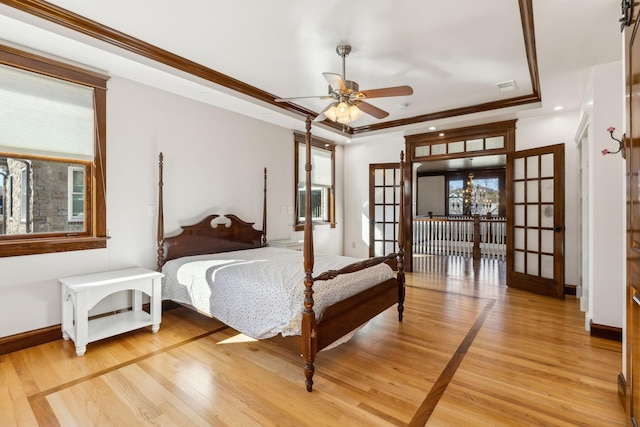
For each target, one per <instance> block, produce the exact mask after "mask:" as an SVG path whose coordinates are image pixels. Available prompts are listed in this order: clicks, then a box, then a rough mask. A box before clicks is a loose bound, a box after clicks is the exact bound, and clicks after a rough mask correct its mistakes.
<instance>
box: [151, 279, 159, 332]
mask: <svg viewBox="0 0 640 427" xmlns="http://www.w3.org/2000/svg"><path fill="white" fill-rule="evenodd" d="M152 280H153V282H152V284H151V298H150V301H149V305H150V307H149V311H151V332H153V333H156V332H158V331H159V330H160V322H161V319H162V301H161V299H160V293H161V284H162V279H161V278H160V277H154V278H153V279H152Z"/></svg>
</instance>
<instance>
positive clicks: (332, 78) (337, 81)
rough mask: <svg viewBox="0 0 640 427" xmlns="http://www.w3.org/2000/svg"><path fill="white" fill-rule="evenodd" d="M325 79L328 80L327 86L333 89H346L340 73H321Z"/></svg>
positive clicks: (344, 90) (343, 90)
mask: <svg viewBox="0 0 640 427" xmlns="http://www.w3.org/2000/svg"><path fill="white" fill-rule="evenodd" d="M322 75H323V76H324V78H325V79H327V81H328V82H329V86H331V88H332V89H333V90H340V91H342V92H346V91H347V86H346V85H345V84H344V80H342V76H341V75H340V74H335V73H322Z"/></svg>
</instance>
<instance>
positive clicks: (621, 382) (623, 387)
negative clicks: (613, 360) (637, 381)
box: [618, 372, 627, 412]
mask: <svg viewBox="0 0 640 427" xmlns="http://www.w3.org/2000/svg"><path fill="white" fill-rule="evenodd" d="M618 399H620V403H621V404H622V407H623V408H624V412H627V381H626V380H625V379H624V375H622V372H620V373H619V374H618Z"/></svg>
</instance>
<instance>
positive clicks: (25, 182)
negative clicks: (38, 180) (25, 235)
mask: <svg viewBox="0 0 640 427" xmlns="http://www.w3.org/2000/svg"><path fill="white" fill-rule="evenodd" d="M28 188H29V178H28V177H27V168H26V167H24V168H22V169H20V207H21V209H20V222H22V223H26V222H27V212H28V209H27V208H26V207H27V190H28Z"/></svg>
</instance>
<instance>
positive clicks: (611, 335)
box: [589, 321, 622, 342]
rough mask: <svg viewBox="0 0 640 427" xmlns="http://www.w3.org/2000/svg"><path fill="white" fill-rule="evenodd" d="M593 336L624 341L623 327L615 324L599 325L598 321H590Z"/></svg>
mask: <svg viewBox="0 0 640 427" xmlns="http://www.w3.org/2000/svg"><path fill="white" fill-rule="evenodd" d="M590 323H591V325H590V328H589V329H590V330H591V336H592V337H597V338H605V339H608V340H611V341H618V342H622V328H615V327H613V326H606V325H598V324H597V323H593V321H592V322H590Z"/></svg>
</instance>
